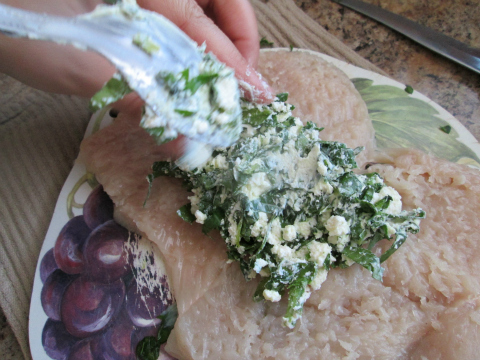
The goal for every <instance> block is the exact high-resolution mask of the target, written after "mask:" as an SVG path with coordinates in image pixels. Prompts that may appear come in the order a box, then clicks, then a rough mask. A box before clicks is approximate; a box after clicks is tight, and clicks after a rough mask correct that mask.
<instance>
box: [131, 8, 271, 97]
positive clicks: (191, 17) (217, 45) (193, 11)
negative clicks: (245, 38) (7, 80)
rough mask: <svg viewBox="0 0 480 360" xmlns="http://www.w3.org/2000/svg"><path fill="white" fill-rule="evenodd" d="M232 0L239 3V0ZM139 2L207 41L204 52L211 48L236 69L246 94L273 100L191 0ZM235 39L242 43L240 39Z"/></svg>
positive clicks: (192, 36)
mask: <svg viewBox="0 0 480 360" xmlns="http://www.w3.org/2000/svg"><path fill="white" fill-rule="evenodd" d="M230 1H232V0H230ZM235 1H236V2H238V0H235ZM139 4H140V5H141V6H142V7H145V8H146V9H149V10H153V11H157V12H159V13H160V14H162V15H164V16H165V17H167V18H168V19H170V20H171V21H172V22H173V23H175V24H176V25H177V26H178V27H179V28H180V29H182V30H183V31H184V32H185V33H186V34H187V35H188V36H190V37H191V38H192V39H193V40H194V41H196V42H197V43H198V44H203V43H204V42H206V45H207V51H211V52H212V53H214V54H215V55H216V56H217V58H218V59H219V60H220V61H221V62H224V63H225V64H227V65H228V66H229V67H231V68H233V69H235V74H236V77H237V78H238V79H239V80H240V81H241V82H244V83H245V84H248V86H246V87H249V92H247V93H246V96H249V97H251V98H252V99H256V100H260V101H264V102H270V101H272V100H273V95H272V93H271V90H270V88H269V86H268V85H267V84H266V83H265V82H264V81H263V80H262V79H261V76H260V75H259V74H258V73H257V72H256V71H255V69H254V68H253V66H252V65H250V64H249V63H248V61H247V60H246V59H245V58H244V57H243V56H242V54H241V53H240V51H239V50H238V49H237V48H236V47H235V45H234V43H233V42H232V41H231V40H230V39H229V37H228V36H227V35H226V34H225V33H224V32H223V31H222V30H221V29H220V28H219V27H218V26H217V25H215V23H214V22H213V21H212V19H210V18H209V17H207V16H206V14H205V13H204V11H203V10H202V8H201V7H200V6H199V5H198V4H197V3H196V2H195V1H194V0H164V1H161V2H160V1H155V0H140V1H139ZM243 6H244V5H243ZM220 8H221V7H219V10H217V11H218V12H219V13H218V14H220V13H221V11H220ZM212 9H215V8H212ZM223 11H226V10H223ZM223 21H224V22H227V21H226V20H223ZM227 27H228V26H227ZM232 31H233V30H232V29H230V30H229V32H230V33H232ZM237 42H239V43H240V44H241V43H242V40H241V39H240V41H237ZM250 51H251V50H250Z"/></svg>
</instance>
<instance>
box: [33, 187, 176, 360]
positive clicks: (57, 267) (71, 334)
mask: <svg viewBox="0 0 480 360" xmlns="http://www.w3.org/2000/svg"><path fill="white" fill-rule="evenodd" d="M141 241H142V239H141V238H140V237H139V236H137V235H135V234H132V233H130V232H129V231H128V230H127V229H125V228H124V227H122V226H120V225H119V224H117V223H116V222H115V221H114V220H113V203H112V201H111V200H110V198H109V197H108V195H107V194H106V193H105V192H104V191H103V188H102V186H101V185H100V186H98V187H97V188H95V189H94V190H93V191H92V192H91V194H90V195H89V197H88V199H87V201H86V202H85V205H84V207H83V215H79V216H75V217H73V218H72V219H70V220H69V221H68V222H67V223H66V224H65V225H64V227H63V229H62V230H61V231H60V234H59V235H58V238H57V240H56V243H55V246H54V247H53V248H52V249H50V250H49V251H48V252H47V253H46V254H45V255H44V256H43V258H42V261H41V263H40V278H41V280H42V282H43V288H42V292H41V303H42V307H43V310H44V311H45V314H46V315H47V316H48V320H47V321H46V323H45V326H44V328H43V332H42V344H43V348H44V349H45V352H46V353H47V355H48V356H49V357H50V358H52V359H54V360H77V359H81V360H96V359H108V360H135V348H136V346H137V343H138V342H139V341H140V340H141V339H143V338H144V337H146V336H155V335H156V334H157V331H158V326H159V323H160V319H159V318H158V316H159V315H160V314H161V313H162V312H163V311H164V310H165V309H166V308H167V307H168V306H169V305H171V304H172V302H173V298H172V296H171V294H170V292H169V289H168V284H167V280H166V276H165V275H164V274H161V275H158V274H156V273H154V272H153V273H152V271H153V270H152V269H153V268H152V266H154V256H153V254H152V255H149V256H148V258H147V259H146V260H145V259H144V260H143V261H141V262H143V264H148V265H150V266H147V267H146V269H139V268H138V267H136V266H135V259H136V256H137V254H136V249H138V244H139V242H141ZM143 241H146V240H143ZM137 260H138V259H137ZM137 262H138V261H137ZM145 272H147V273H146V274H143V275H145V278H146V279H148V280H147V281H148V286H145V282H146V281H145V279H144V278H142V276H143V275H142V273H145ZM165 355H166V356H168V355H167V354H165Z"/></svg>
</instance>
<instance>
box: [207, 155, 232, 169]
mask: <svg viewBox="0 0 480 360" xmlns="http://www.w3.org/2000/svg"><path fill="white" fill-rule="evenodd" d="M209 165H211V166H212V167H213V168H215V169H228V162H227V159H226V158H225V156H223V155H221V154H220V155H217V156H215V157H214V158H213V159H212V160H211V161H210V163H209Z"/></svg>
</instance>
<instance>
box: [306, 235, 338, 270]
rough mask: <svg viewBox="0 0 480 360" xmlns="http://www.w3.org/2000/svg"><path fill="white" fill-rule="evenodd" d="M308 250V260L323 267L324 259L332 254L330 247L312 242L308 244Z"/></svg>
mask: <svg viewBox="0 0 480 360" xmlns="http://www.w3.org/2000/svg"><path fill="white" fill-rule="evenodd" d="M308 250H310V260H312V261H315V262H316V263H317V264H318V265H320V266H323V263H324V262H325V259H326V257H327V256H328V255H329V254H330V253H331V252H332V247H331V246H330V245H328V244H326V243H321V242H318V241H315V240H314V241H312V242H310V243H309V244H308Z"/></svg>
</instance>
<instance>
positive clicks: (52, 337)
mask: <svg viewBox="0 0 480 360" xmlns="http://www.w3.org/2000/svg"><path fill="white" fill-rule="evenodd" d="M76 341H77V339H76V338H75V337H73V336H72V335H70V334H69V333H68V332H67V331H66V330H65V326H64V325H63V323H62V322H60V321H54V320H51V319H48V320H47V322H46V323H45V326H44V327H43V332H42V345H43V348H44V349H45V352H46V353H47V355H48V356H50V357H51V358H52V359H54V360H66V359H67V357H68V354H69V353H70V350H71V348H72V346H73V345H74V344H75V342H76Z"/></svg>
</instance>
